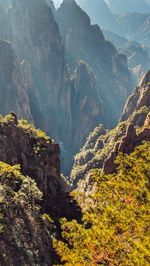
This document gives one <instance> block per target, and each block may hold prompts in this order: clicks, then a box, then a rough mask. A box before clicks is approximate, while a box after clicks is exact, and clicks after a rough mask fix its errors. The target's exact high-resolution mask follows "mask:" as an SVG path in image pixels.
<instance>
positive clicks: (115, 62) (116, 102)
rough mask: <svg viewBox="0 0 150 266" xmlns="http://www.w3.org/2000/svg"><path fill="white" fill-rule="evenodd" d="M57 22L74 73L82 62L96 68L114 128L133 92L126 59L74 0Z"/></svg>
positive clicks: (64, 7) (62, 9)
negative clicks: (129, 95)
mask: <svg viewBox="0 0 150 266" xmlns="http://www.w3.org/2000/svg"><path fill="white" fill-rule="evenodd" d="M56 19H57V22H58V25H59V28H60V32H61V35H62V36H63V40H64V44H65V47H66V60H67V63H68V65H69V67H70V69H72V70H74V68H75V67H76V65H77V64H78V61H79V60H83V61H85V62H86V63H87V64H88V65H89V66H90V67H91V68H92V70H93V72H94V73H95V76H96V79H97V81H98V84H99V87H100V90H101V91H100V93H101V96H102V100H103V102H104V105H105V106H107V110H106V116H108V117H109V121H108V120H107V121H108V123H109V125H108V126H110V125H112V124H113V122H112V121H116V118H117V116H118V114H119V113H120V112H121V110H122V108H123V105H124V103H123V102H124V101H125V99H126V97H127V95H128V94H129V91H130V75H129V72H128V67H127V60H126V57H125V56H123V55H120V54H118V53H117V50H116V49H115V47H114V46H113V45H112V44H111V43H110V42H108V41H106V40H105V38H104V36H103V34H102V32H101V30H100V28H99V27H98V26H97V25H91V22H90V18H89V17H88V15H87V14H86V13H85V12H84V11H83V10H82V9H81V8H80V7H79V6H78V5H77V4H76V2H75V1H74V0H71V1H67V0H65V1H64V2H63V3H62V5H61V6H60V8H59V9H58V10H57V12H56ZM108 77H109V78H108ZM87 93H88V92H87Z"/></svg>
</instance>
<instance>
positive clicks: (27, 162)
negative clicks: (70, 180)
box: [0, 114, 75, 220]
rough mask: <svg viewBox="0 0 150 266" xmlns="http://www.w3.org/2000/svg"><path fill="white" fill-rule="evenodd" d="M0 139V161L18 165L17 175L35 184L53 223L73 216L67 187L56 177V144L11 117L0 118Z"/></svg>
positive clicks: (22, 121)
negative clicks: (19, 167)
mask: <svg viewBox="0 0 150 266" xmlns="http://www.w3.org/2000/svg"><path fill="white" fill-rule="evenodd" d="M0 139H1V141H0V161H2V162H5V163H8V164H10V165H17V164H19V165H20V166H21V172H22V173H23V174H24V175H28V176H30V177H31V178H33V179H34V180H35V181H36V183H37V186H38V187H39V189H40V190H41V191H42V192H43V211H46V212H48V213H49V214H50V215H51V216H52V217H53V218H54V219H56V220H57V219H58V218H59V217H61V216H67V217H68V218H69V217H72V216H74V214H75V206H74V203H70V198H69V196H68V194H67V193H68V192H69V185H67V183H66V181H65V179H64V178H63V177H62V176H61V174H60V158H59V156H60V149H59V145H58V144H56V143H55V142H54V141H53V140H52V139H50V138H49V137H47V136H46V134H44V133H43V132H42V131H39V130H36V129H35V128H34V127H33V126H32V125H28V124H27V122H26V121H24V120H20V121H19V122H18V121H17V118H16V117H14V115H13V114H12V115H8V116H7V117H4V118H2V119H1V122H0ZM69 206H70V207H69Z"/></svg>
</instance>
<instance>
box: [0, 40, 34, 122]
mask: <svg viewBox="0 0 150 266" xmlns="http://www.w3.org/2000/svg"><path fill="white" fill-rule="evenodd" d="M28 89H29V88H28V86H27V84H26V83H25V82H24V76H23V73H22V69H21V66H20V64H19V61H18V59H17V57H16V55H15V52H14V50H13V48H12V45H11V44H10V43H9V42H6V41H2V40H1V41H0V113H1V114H4V115H6V114H7V113H8V112H10V111H14V112H16V113H17V114H18V117H20V118H21V117H22V118H26V119H28V120H30V121H31V120H32V117H31V111H30V103H29V96H28Z"/></svg>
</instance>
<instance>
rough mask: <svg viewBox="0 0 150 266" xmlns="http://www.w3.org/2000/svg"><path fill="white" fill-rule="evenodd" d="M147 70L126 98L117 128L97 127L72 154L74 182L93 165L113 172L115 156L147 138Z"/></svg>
mask: <svg viewBox="0 0 150 266" xmlns="http://www.w3.org/2000/svg"><path fill="white" fill-rule="evenodd" d="M149 123H150V71H148V72H147V73H146V74H145V75H144V76H143V77H142V79H141V81H140V82H139V84H138V86H137V87H136V88H135V90H134V92H133V94H132V95H131V96H130V97H129V99H128V100H127V103H126V105H125V108H124V111H123V114H122V116H121V119H120V121H119V123H118V125H117V127H116V128H114V129H112V130H105V129H104V127H103V126H98V127H97V128H95V130H94V131H93V132H92V133H91V134H90V135H89V137H88V139H87V141H86V143H85V145H84V146H83V148H82V149H81V151H80V153H79V154H77V155H76V157H75V164H74V167H73V170H72V174H71V178H72V181H73V183H74V184H76V182H77V181H78V180H80V179H82V178H84V177H85V176H87V174H88V172H89V171H90V170H91V169H93V168H101V169H103V171H104V172H105V173H106V174H109V173H113V172H115V170H116V167H117V165H116V164H115V160H116V158H117V155H118V154H119V153H120V152H122V153H127V154H130V153H131V152H132V151H133V150H134V148H135V147H136V146H137V145H139V144H140V143H141V142H143V141H149V140H150V127H149Z"/></svg>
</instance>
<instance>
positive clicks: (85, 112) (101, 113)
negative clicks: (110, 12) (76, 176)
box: [0, 0, 130, 174]
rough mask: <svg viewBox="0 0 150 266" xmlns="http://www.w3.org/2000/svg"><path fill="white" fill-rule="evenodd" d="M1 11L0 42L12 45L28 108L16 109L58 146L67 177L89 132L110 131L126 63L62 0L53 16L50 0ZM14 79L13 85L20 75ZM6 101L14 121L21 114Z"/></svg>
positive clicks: (124, 90) (125, 90)
mask: <svg viewBox="0 0 150 266" xmlns="http://www.w3.org/2000/svg"><path fill="white" fill-rule="evenodd" d="M1 10H2V9H1ZM1 12H2V14H3V16H1V18H0V19H1V20H2V21H1V22H2V24H1V25H2V26H0V38H2V39H4V38H5V39H7V40H8V41H10V42H11V43H12V47H13V49H14V50H15V53H16V55H17V58H18V61H19V65H20V67H19V68H20V69H21V73H22V74H21V76H22V78H20V79H22V82H23V84H25V88H27V96H26V97H28V101H29V108H28V107H27V104H26V101H25V100H24V102H25V104H24V103H23V102H22V101H21V106H22V109H27V108H28V110H29V111H28V112H29V113H31V116H32V118H33V121H34V123H35V125H36V126H37V127H40V128H42V129H43V130H45V131H46V132H47V133H48V134H49V135H50V136H52V137H53V138H55V139H56V141H57V142H59V143H60V146H61V148H62V149H61V150H62V156H63V157H66V156H67V158H68V159H67V160H64V161H63V162H64V163H63V170H64V173H65V174H68V173H69V170H70V167H71V163H72V156H74V154H75V153H76V152H77V151H78V150H79V149H80V147H81V146H82V145H83V142H84V139H85V138H86V137H87V136H88V134H89V132H90V131H91V130H93V128H95V126H96V125H97V124H99V123H103V124H104V125H105V127H111V126H112V125H114V124H115V123H116V121H117V119H118V118H119V116H120V113H121V112H122V108H123V106H124V102H125V100H126V98H127V96H128V94H129V92H130V85H129V83H130V75H129V71H128V67H127V59H126V57H125V56H123V55H119V54H118V53H117V51H116V49H115V47H114V46H113V45H112V44H111V43H109V42H107V41H106V40H105V39H104V36H103V34H102V32H101V30H100V29H99V27H98V26H96V25H91V23H90V19H89V17H88V16H87V15H86V13H85V12H83V11H82V10H81V9H80V8H79V6H77V4H76V3H75V1H64V3H63V4H62V6H61V7H60V9H59V10H58V11H56V10H55V9H54V6H53V5H52V3H51V1H45V0H30V1H29V0H24V1H23V0H21V1H20V0H14V1H13V2H12V5H11V6H10V7H8V6H7V5H3V10H2V11H1ZM56 21H57V22H56ZM61 21H62V23H61ZM4 33H5V36H4ZM5 56H6V55H5V54H4V57H5ZM2 71H3V69H2ZM15 75H16V76H17V77H18V79H17V83H19V77H20V73H19V72H18V73H16V74H15ZM83 81H84V82H83ZM19 86H20V85H18V87H19ZM6 93H7V92H6ZM20 94H22V95H23V92H22V91H21V89H20ZM24 94H26V91H25V92H24ZM24 97H25V96H24ZM8 101H11V100H10V99H8ZM3 102H4V104H3V105H6V104H7V106H9V105H8V102H5V100H4V98H3ZM11 102H12V103H11V106H12V107H11V109H12V110H14V111H15V113H17V115H18V116H19V117H20V114H21V115H22V113H23V112H22V113H21V111H20V110H19V111H18V109H16V107H14V106H13V105H14V103H13V101H11ZM24 105H25V106H24ZM13 107H14V108H13ZM9 109H10V108H9ZM9 111H11V110H7V109H6V112H9ZM26 111H27V110H26ZM6 112H5V114H6ZM23 117H25V118H28V119H29V115H28V116H27V115H26V116H23Z"/></svg>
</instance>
